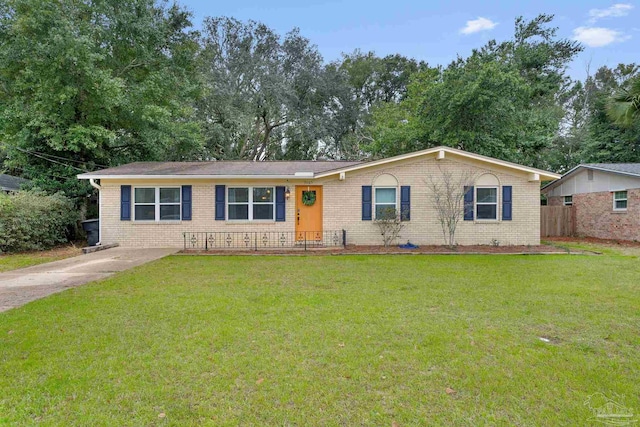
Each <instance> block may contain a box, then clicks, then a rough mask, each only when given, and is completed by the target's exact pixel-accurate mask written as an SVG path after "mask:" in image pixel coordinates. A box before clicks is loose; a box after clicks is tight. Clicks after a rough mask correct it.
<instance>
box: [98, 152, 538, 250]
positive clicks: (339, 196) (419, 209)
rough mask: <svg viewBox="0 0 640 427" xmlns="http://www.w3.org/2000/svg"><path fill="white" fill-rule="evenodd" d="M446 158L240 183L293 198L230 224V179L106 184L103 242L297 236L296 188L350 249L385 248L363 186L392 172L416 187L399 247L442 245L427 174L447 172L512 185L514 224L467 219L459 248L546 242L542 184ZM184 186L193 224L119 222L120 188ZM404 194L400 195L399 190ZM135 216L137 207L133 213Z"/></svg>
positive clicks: (157, 243) (176, 243) (164, 243)
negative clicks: (310, 192)
mask: <svg viewBox="0 0 640 427" xmlns="http://www.w3.org/2000/svg"><path fill="white" fill-rule="evenodd" d="M451 157H454V156H449V155H447V158H446V159H443V160H435V159H434V158H433V157H432V158H421V159H419V160H416V159H412V160H405V161H401V162H400V161H399V162H395V163H393V164H387V165H385V166H379V167H371V168H367V169H363V170H362V171H358V172H355V171H354V172H347V173H346V179H345V180H344V181H341V180H339V179H338V176H337V175H335V176H332V177H330V178H326V179H318V180H313V181H310V182H286V181H282V180H280V181H276V180H274V181H268V182H267V181H260V182H258V181H252V182H249V181H245V182H237V181H234V182H233V185H234V186H242V185H249V186H251V185H252V186H265V185H269V186H276V185H285V186H288V187H290V189H291V199H290V200H289V201H287V204H286V221H285V222H271V221H267V222H229V221H215V220H214V205H215V199H214V187H215V184H225V185H229V184H230V183H231V181H229V180H227V181H213V180H207V181H204V180H175V181H171V182H170V183H168V182H167V181H166V180H164V181H153V180H145V181H141V180H139V181H135V182H133V181H132V182H123V181H121V180H113V179H112V180H102V182H101V185H102V190H101V193H102V195H101V198H102V209H101V229H102V236H101V241H102V243H103V244H108V243H116V242H117V243H119V244H120V245H122V246H129V247H182V246H183V236H182V233H183V232H185V231H189V232H196V231H202V232H204V231H209V232H210V231H291V232H293V231H295V200H294V199H295V185H307V184H308V185H322V186H323V197H324V203H323V227H324V230H342V229H345V230H346V231H347V243H348V244H373V245H378V244H382V238H381V236H380V231H379V229H378V227H377V226H376V225H375V223H374V222H373V221H362V219H361V218H362V217H361V214H362V205H361V199H362V186H363V185H372V184H373V181H374V179H375V178H376V177H377V176H378V175H380V174H382V173H388V174H391V175H393V176H395V177H396V178H397V180H398V185H399V186H402V185H409V186H411V221H408V222H405V224H406V227H405V229H404V230H402V232H401V238H400V239H399V242H401V243H402V242H406V241H407V240H410V241H411V242H412V243H416V244H436V245H440V244H443V243H444V242H443V237H442V229H441V227H440V224H439V222H438V215H437V211H436V209H435V208H434V207H433V206H432V203H431V201H430V196H429V191H428V188H427V183H426V182H427V181H426V180H427V177H428V176H429V175H430V174H431V175H435V176H439V174H440V170H439V168H438V166H439V165H440V167H441V168H443V170H450V171H452V172H453V173H456V174H462V173H464V172H465V171H472V172H473V173H474V174H476V175H477V176H478V175H480V174H483V173H491V174H493V175H495V177H497V179H498V180H499V182H500V186H502V185H511V186H512V187H513V220H511V221H502V220H498V221H462V220H460V223H459V226H458V231H457V233H456V240H457V243H458V244H462V245H471V244H484V245H489V244H491V242H492V240H494V239H495V240H497V241H499V242H500V244H501V245H537V244H539V243H540V207H539V206H540V186H539V182H537V181H532V182H529V181H528V175H527V174H526V173H524V172H522V173H519V172H516V171H514V170H511V169H502V168H498V167H496V168H495V169H491V170H488V169H486V163H480V162H473V161H463V160H460V159H456V160H452V159H451ZM121 184H127V185H129V184H130V185H132V186H134V187H135V186H136V185H145V186H149V185H156V186H178V185H192V191H193V195H192V200H193V215H192V218H193V219H192V221H181V222H180V221H177V222H173V223H167V222H153V223H143V222H135V221H121V220H120V185H121ZM398 193H399V190H398ZM501 201H502V191H501V187H500V188H499V191H498V202H499V203H498V218H501V211H502V206H501ZM132 211H133V210H132Z"/></svg>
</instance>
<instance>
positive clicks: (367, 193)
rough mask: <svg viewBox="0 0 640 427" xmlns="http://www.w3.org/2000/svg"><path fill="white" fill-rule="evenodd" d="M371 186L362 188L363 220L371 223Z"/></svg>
mask: <svg viewBox="0 0 640 427" xmlns="http://www.w3.org/2000/svg"><path fill="white" fill-rule="evenodd" d="M371 203H372V198H371V186H370V185H363V186H362V220H363V221H371Z"/></svg>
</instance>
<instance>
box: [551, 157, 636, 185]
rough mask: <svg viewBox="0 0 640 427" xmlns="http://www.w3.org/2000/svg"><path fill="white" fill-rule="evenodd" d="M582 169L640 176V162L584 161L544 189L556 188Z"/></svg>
mask: <svg viewBox="0 0 640 427" xmlns="http://www.w3.org/2000/svg"><path fill="white" fill-rule="evenodd" d="M582 169H591V170H598V171H602V172H610V173H615V174H619V175H627V176H635V177H638V178H640V163H583V164H580V165H578V166H576V167H574V168H572V169H571V170H569V171H568V172H566V173H565V174H564V175H562V176H561V177H560V178H559V179H557V180H555V181H553V182H550V183H549V184H547V185H545V186H544V187H542V190H543V191H545V192H546V191H548V190H551V189H553V188H555V187H556V186H557V185H558V184H560V182H561V181H562V180H563V179H565V178H568V177H569V176H570V175H573V174H574V173H576V172H578V171H580V170H582Z"/></svg>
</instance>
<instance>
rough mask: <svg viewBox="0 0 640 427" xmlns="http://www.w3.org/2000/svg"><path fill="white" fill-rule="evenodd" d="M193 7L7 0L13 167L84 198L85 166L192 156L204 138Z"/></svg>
mask: <svg viewBox="0 0 640 427" xmlns="http://www.w3.org/2000/svg"><path fill="white" fill-rule="evenodd" d="M189 16H190V14H189V13H188V12H186V11H185V10H183V9H181V8H179V7H178V6H175V5H174V6H171V7H167V6H166V5H165V4H164V3H156V2H154V1H153V0H131V1H127V2H122V1H119V0H91V1H89V0H60V1H55V2H54V1H40V0H6V1H4V2H2V3H1V6H0V106H1V108H0V136H1V138H2V141H3V143H4V144H5V147H4V149H5V150H6V156H7V160H6V163H7V164H8V166H9V167H11V168H14V169H16V170H19V171H22V172H23V175H25V176H27V177H29V178H31V179H34V180H35V181H36V183H37V184H38V185H39V186H41V187H44V188H47V189H50V190H59V189H64V190H66V191H67V192H68V193H70V194H71V195H75V196H80V195H84V194H86V192H87V187H86V186H83V184H82V183H79V182H78V181H77V180H76V179H74V175H75V174H76V173H78V171H81V170H91V169H94V168H96V167H98V165H113V164H118V163H120V162H127V161H132V160H167V159H175V160H179V159H184V158H192V157H194V156H195V155H197V154H198V153H200V151H201V139H200V135H199V130H198V125H197V123H196V121H195V117H194V114H193V109H192V108H191V103H192V101H193V99H194V98H195V97H197V95H198V89H199V85H198V80H197V74H196V67H195V62H194V58H195V55H196V54H197V50H198V45H197V42H196V39H195V34H194V33H191V32H189V28H190V26H191V24H190V21H189Z"/></svg>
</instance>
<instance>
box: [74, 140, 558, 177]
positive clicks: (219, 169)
mask: <svg viewBox="0 0 640 427" xmlns="http://www.w3.org/2000/svg"><path fill="white" fill-rule="evenodd" d="M446 153H450V154H453V155H455V156H460V157H463V158H467V159H472V160H475V161H480V162H484V163H487V164H490V165H496V166H501V167H504V168H507V169H514V170H518V171H520V172H525V173H529V174H531V175H532V176H535V177H536V178H537V179H536V180H542V181H547V180H551V179H557V178H559V177H560V175H557V174H554V173H552V172H547V171H544V170H541V169H536V168H530V167H527V166H522V165H518V164H516V163H511V162H507V161H504V160H498V159H494V158H492V157H486V156H481V155H479V154H474V153H469V152H467V151H463V150H457V149H455V148H450V147H435V148H429V149H426V150H421V151H416V152H413V153H407V154H402V155H399V156H394V157H389V158H385V159H380V160H371V161H363V162H352V161H332V160H324V161H265V162H253V161H226V160H225V161H213V162H137V163H129V164H126V165H122V166H117V167H114V168H109V169H102V170H98V171H95V172H87V173H83V174H80V175H78V178H80V179H103V178H112V179H143V178H156V179H171V178H175V177H184V178H271V179H273V178H283V179H310V178H322V177H326V176H331V175H336V174H341V173H347V172H352V171H357V170H361V169H365V168H369V167H374V166H381V165H385V164H388V163H393V162H398V161H403V160H408V159H412V158H416V157H421V156H428V155H434V154H435V155H436V156H437V158H444V157H445V155H446Z"/></svg>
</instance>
